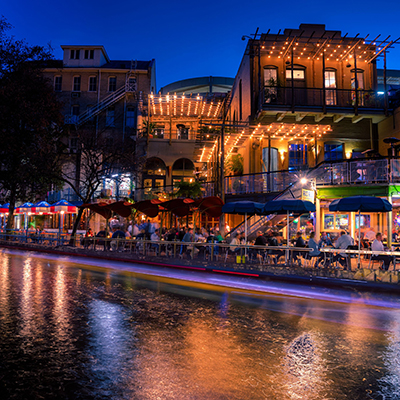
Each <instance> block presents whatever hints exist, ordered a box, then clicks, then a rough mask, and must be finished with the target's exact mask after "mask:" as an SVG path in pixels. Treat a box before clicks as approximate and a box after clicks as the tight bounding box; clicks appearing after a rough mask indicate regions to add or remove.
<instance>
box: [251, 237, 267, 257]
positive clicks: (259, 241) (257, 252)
mask: <svg viewBox="0 0 400 400" xmlns="http://www.w3.org/2000/svg"><path fill="white" fill-rule="evenodd" d="M267 243H268V240H267V238H266V237H265V236H264V234H263V233H262V232H261V231H258V232H257V237H256V240H255V241H254V246H264V247H265V246H266V245H267ZM264 252H265V250H264V249H251V253H250V254H251V255H253V256H254V257H256V258H262V254H263V253H264Z"/></svg>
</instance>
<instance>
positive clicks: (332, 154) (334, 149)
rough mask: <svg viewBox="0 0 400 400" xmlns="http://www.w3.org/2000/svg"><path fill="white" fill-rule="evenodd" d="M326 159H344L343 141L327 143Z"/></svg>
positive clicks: (325, 148) (325, 146) (325, 147)
mask: <svg viewBox="0 0 400 400" xmlns="http://www.w3.org/2000/svg"><path fill="white" fill-rule="evenodd" d="M324 150H325V161H335V160H342V159H343V144H342V143H325V145H324Z"/></svg>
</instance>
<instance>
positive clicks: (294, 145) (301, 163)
mask: <svg viewBox="0 0 400 400" xmlns="http://www.w3.org/2000/svg"><path fill="white" fill-rule="evenodd" d="M307 163H308V156H307V145H306V144H305V143H303V142H302V141H301V140H295V141H293V142H291V143H289V170H298V169H301V168H303V167H305V166H306V165H307Z"/></svg>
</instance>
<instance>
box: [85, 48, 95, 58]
mask: <svg viewBox="0 0 400 400" xmlns="http://www.w3.org/2000/svg"><path fill="white" fill-rule="evenodd" d="M93 58H94V50H85V60H93Z"/></svg>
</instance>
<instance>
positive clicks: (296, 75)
mask: <svg viewBox="0 0 400 400" xmlns="http://www.w3.org/2000/svg"><path fill="white" fill-rule="evenodd" d="M305 78H306V75H305V70H304V69H296V68H294V69H293V79H294V80H304V79H305ZM286 79H292V69H291V68H288V69H286Z"/></svg>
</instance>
